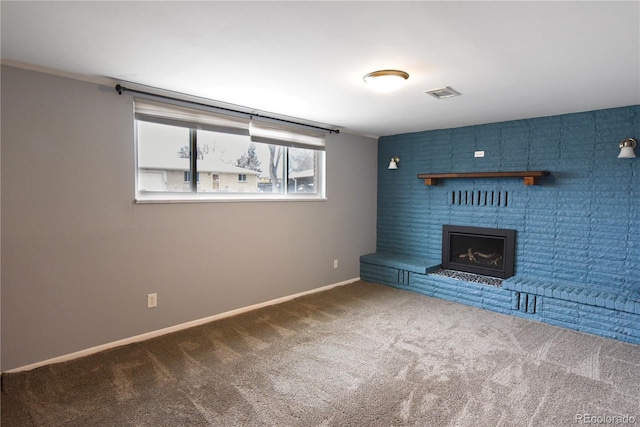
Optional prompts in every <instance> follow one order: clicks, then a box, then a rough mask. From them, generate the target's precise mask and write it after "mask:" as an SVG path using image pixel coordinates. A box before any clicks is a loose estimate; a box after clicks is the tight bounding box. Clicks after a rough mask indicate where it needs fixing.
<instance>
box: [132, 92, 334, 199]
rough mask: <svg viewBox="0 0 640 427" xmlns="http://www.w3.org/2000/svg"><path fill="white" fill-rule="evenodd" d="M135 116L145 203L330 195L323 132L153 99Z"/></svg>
mask: <svg viewBox="0 0 640 427" xmlns="http://www.w3.org/2000/svg"><path fill="white" fill-rule="evenodd" d="M211 110H213V109H211ZM135 118H136V128H137V184H136V200H138V201H174V200H177V201H180V200H188V201H190V200H233V199H249V200H273V199H292V200H295V199H323V198H324V170H325V167H324V158H325V155H324V132H318V131H315V130H308V129H305V128H301V127H297V126H295V127H294V126H290V125H288V124H287V125H283V124H281V123H276V122H272V121H267V120H261V121H257V120H249V119H248V118H243V117H237V116H234V115H226V114H225V115H223V114H220V113H217V112H215V111H209V110H208V109H202V110H200V109H193V108H188V107H185V106H183V105H177V104H176V105H174V104H166V103H160V102H156V101H151V100H147V99H136V100H135ZM194 174H195V176H196V177H197V179H196V182H192V181H191V177H192V176H194ZM201 175H202V176H201Z"/></svg>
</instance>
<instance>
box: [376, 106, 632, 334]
mask: <svg viewBox="0 0 640 427" xmlns="http://www.w3.org/2000/svg"><path fill="white" fill-rule="evenodd" d="M626 137H634V138H636V139H640V106H630V107H623V108H615V109H608V110H599V111H591V112H585V113H576V114H567V115H560V116H553V117H543V118H534V119H528V120H518V121H511V122H504V123H495V124H486V125H478V126H468V127H462V128H455V129H444V130H434V131H425V132H417V133H410V134H402V135H394V136H386V137H382V138H380V140H379V147H378V148H379V160H378V171H379V172H378V224H377V250H378V251H379V252H393V253H397V254H403V255H413V256H424V257H425V258H427V259H440V256H441V255H440V254H441V252H440V251H441V239H442V224H456V225H470V226H477V227H500V228H509V229H515V230H517V240H516V251H517V253H516V260H515V273H516V275H527V276H535V277H540V278H548V279H561V280H570V281H573V282H576V283H580V284H582V285H584V286H587V287H593V288H594V289H600V290H603V289H604V290H607V289H610V290H612V291H614V292H617V291H620V290H626V291H633V292H637V291H640V279H639V277H640V274H638V272H639V271H640V197H639V196H640V158H638V159H632V160H629V159H617V158H616V156H617V154H618V152H619V149H618V142H619V141H620V140H622V139H624V138H626ZM475 150H484V152H485V157H484V158H474V157H473V153H474V151H475ZM636 154H638V155H639V156H640V148H639V149H636ZM392 156H399V157H400V159H401V160H400V166H399V169H398V170H388V169H387V166H388V164H389V159H390V158H391V157H392ZM511 170H548V171H550V172H551V174H552V175H551V177H548V178H543V179H541V180H540V185H536V186H525V185H523V182H522V180H521V179H515V178H505V179H457V180H441V181H439V183H438V185H437V186H435V187H429V186H425V185H424V183H423V182H422V180H419V179H417V175H418V174H420V173H437V172H474V171H511ZM457 190H464V191H471V190H474V191H478V190H479V191H502V192H508V195H509V199H508V200H509V204H508V206H506V207H505V206H500V207H497V206H471V205H452V204H451V203H450V199H451V192H452V191H457ZM561 321H562V320H561V319H558V322H561Z"/></svg>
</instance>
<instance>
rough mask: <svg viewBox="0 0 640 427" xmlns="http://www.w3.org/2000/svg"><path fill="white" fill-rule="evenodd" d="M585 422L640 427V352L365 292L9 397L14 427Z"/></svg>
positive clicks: (313, 302)
mask: <svg viewBox="0 0 640 427" xmlns="http://www.w3.org/2000/svg"><path fill="white" fill-rule="evenodd" d="M587 414H588V415H590V416H592V417H594V416H596V417H610V418H609V420H611V421H614V420H623V418H622V417H624V416H631V417H635V418H634V420H635V423H636V424H637V425H638V424H640V346H637V345H631V344H624V343H621V342H617V341H613V340H609V339H606V338H601V337H596V336H591V335H586V334H582V333H578V332H572V331H568V330H564V329H560V328H556V327H553V326H549V325H544V324H540V323H536V322H531V321H527V320H523V319H518V318H515V317H511V316H505V315H501V314H496V313H492V312H489V311H484V310H481V309H477V308H473V307H468V306H464V305H460V304H456V303H452V302H448V301H444V300H439V299H434V298H430V297H426V296H423V295H419V294H415V293H412V292H406V291H401V290H397V289H393V288H389V287H385V286H380V285H374V284H370V283H366V282H356V283H353V284H350V285H347V286H342V287H338V288H335V289H332V290H329V291H326V292H322V293H317V294H313V295H309V296H305V297H302V298H298V299H296V300H293V301H290V302H287V303H283V304H280V305H276V306H271V307H267V308H263V309H259V310H256V311H253V312H251V313H246V314H243V315H239V316H236V317H233V318H228V319H224V320H221V321H216V322H213V323H209V324H206V325H203V326H199V327H195V328H191V329H188V330H185V331H181V332H177V333H174V334H170V335H166V336H163V337H159V338H155V339H152V340H149V341H145V342H143V343H137V344H132V345H129V346H126V347H120V348H116V349H113V350H109V351H105V352H102V353H99V354H95V355H92V356H88V357H85V358H82V359H78V360H74V361H71V362H66V363H61V364H57V365H51V366H47V367H43V368H40V369H36V370H33V371H30V372H25V373H18V374H11V375H5V376H4V378H3V391H2V426H4V427H10V426H83V427H84V426H155V427H157V426H453V425H456V426H527V425H529V426H565V425H566V426H570V425H581V424H583V422H582V421H584V420H591V421H593V420H597V418H590V419H589V418H585V415H587ZM577 417H578V418H580V417H582V420H579V419H577ZM611 417H621V418H615V419H614V418H611ZM576 421H578V422H576ZM592 424H593V423H592Z"/></svg>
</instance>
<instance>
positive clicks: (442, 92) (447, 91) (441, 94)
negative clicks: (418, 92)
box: [425, 86, 460, 99]
mask: <svg viewBox="0 0 640 427" xmlns="http://www.w3.org/2000/svg"><path fill="white" fill-rule="evenodd" d="M425 93H427V94H429V95H431V96H433V97H434V98H437V99H444V98H453V97H454V96H458V95H460V92H457V91H455V90H453V89H451V88H450V87H449V86H447V87H441V88H439V89H432V90H428V91H426V92H425Z"/></svg>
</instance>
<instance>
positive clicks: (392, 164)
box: [389, 156, 635, 169]
mask: <svg viewBox="0 0 640 427" xmlns="http://www.w3.org/2000/svg"><path fill="white" fill-rule="evenodd" d="M633 157H635V156H633ZM398 163H400V157H397V156H395V157H392V158H391V161H390V162H389V169H398Z"/></svg>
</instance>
